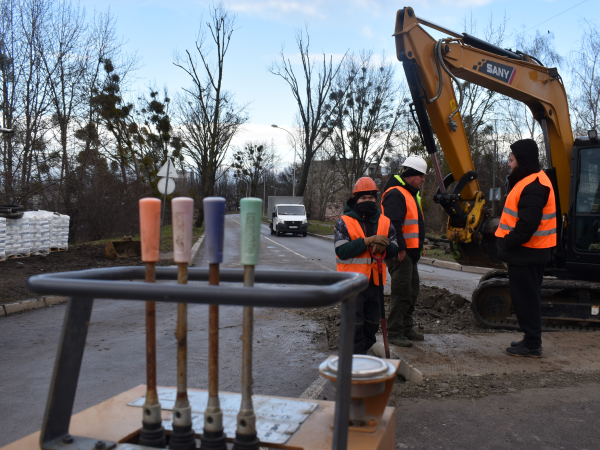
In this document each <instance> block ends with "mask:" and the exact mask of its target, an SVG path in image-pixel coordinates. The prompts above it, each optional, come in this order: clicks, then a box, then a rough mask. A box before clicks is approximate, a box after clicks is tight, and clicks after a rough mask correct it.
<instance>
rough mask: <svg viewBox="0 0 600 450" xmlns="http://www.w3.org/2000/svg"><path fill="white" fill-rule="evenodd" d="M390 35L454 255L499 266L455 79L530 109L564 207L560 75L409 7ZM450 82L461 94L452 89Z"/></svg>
mask: <svg viewBox="0 0 600 450" xmlns="http://www.w3.org/2000/svg"><path fill="white" fill-rule="evenodd" d="M422 25H424V26H429V27H431V28H434V29H436V30H438V31H442V32H445V33H447V34H449V35H450V37H448V38H444V39H440V40H439V41H436V40H435V39H434V38H433V37H432V36H431V35H429V34H428V33H427V32H426V31H425V29H424V28H423V26H422ZM394 37H395V40H396V53H397V57H398V59H399V60H400V61H402V63H403V67H404V71H405V74H406V78H407V82H408V85H409V88H410V92H411V96H412V99H413V105H414V106H413V107H414V112H415V113H416V115H417V118H418V124H419V127H420V132H421V135H422V139H423V141H424V142H423V143H424V145H425V147H426V149H427V152H428V153H429V154H430V155H431V156H432V159H433V162H434V168H435V169H436V174H437V177H438V182H439V184H440V188H439V189H438V192H437V194H436V195H435V197H434V199H435V201H436V202H438V203H440V204H441V205H442V206H443V207H444V209H445V210H446V212H447V213H448V215H449V222H448V237H449V238H450V239H451V240H452V241H453V242H455V243H457V244H461V248H462V250H463V251H462V255H461V256H460V257H458V259H459V262H461V263H463V264H467V265H473V264H479V265H481V264H485V265H488V266H490V267H501V265H500V262H499V261H497V260H494V250H493V249H492V244H491V243H492V240H493V239H488V240H487V247H486V242H485V239H484V237H485V236H484V235H485V234H486V233H487V234H488V235H489V234H490V231H492V229H493V228H494V226H493V225H494V223H495V222H493V220H492V218H491V217H489V215H490V214H489V210H488V209H487V208H486V207H484V205H485V200H484V198H483V193H482V192H481V190H480V187H479V182H478V180H477V172H476V171H475V167H474V165H473V158H472V156H471V148H470V147H469V143H468V140H467V134H466V131H465V126H464V123H463V118H462V117H461V112H460V106H461V102H462V96H463V94H462V87H461V84H460V81H459V79H460V80H465V81H468V82H469V83H473V84H476V85H479V86H482V87H485V88H487V89H489V90H492V91H494V92H498V93H500V94H503V95H506V96H508V97H511V98H513V99H515V100H518V101H520V102H523V103H525V104H526V105H527V106H528V107H529V109H530V110H531V112H532V114H533V116H534V118H535V119H536V120H537V121H538V122H539V123H540V125H541V128H542V131H543V134H544V144H545V150H546V160H547V165H548V167H547V169H548V170H547V172H549V176H550V178H551V179H553V182H554V183H555V190H556V192H557V194H558V195H557V196H558V197H559V202H558V204H559V205H561V204H562V205H564V207H565V210H566V207H567V206H568V204H569V190H570V175H571V174H570V162H571V150H572V148H573V133H572V130H571V121H570V117H569V108H568V102H567V95H566V92H565V88H564V86H563V83H562V80H561V78H560V76H559V75H558V72H557V70H556V69H555V68H547V67H544V66H542V65H541V64H539V62H536V60H535V58H532V57H530V56H528V55H525V54H522V53H514V52H512V51H510V50H506V49H502V48H499V47H496V46H494V45H492V44H490V43H488V42H485V41H482V40H480V39H477V38H476V37H474V36H470V35H468V34H467V33H462V34H460V33H456V32H453V31H451V30H447V29H445V28H443V27H441V26H439V25H436V24H433V23H431V22H428V21H426V20H423V19H420V18H418V17H417V16H416V15H415V13H414V10H413V9H412V8H410V7H406V8H404V9H401V10H399V11H398V13H397V16H396V29H395V32H394ZM453 80H454V82H455V84H456V86H457V89H458V91H459V94H460V95H459V99H457V98H456V95H455V90H454V88H453V86H452V83H453ZM434 134H435V137H436V138H437V141H438V142H439V145H440V146H441V148H442V151H443V152H444V156H445V158H446V161H447V162H448V166H449V168H450V171H451V173H450V174H449V175H448V176H446V177H444V176H443V174H442V173H441V172H440V170H439V169H438V164H437V158H436V155H435V154H436V152H437V150H438V149H437V147H436V142H435V139H434ZM453 182H456V185H455V187H454V190H453V192H452V193H448V192H446V189H447V188H448V187H449V186H450V185H451V184H452V183H453ZM559 220H560V219H559ZM470 244H472V245H470ZM474 246H476V247H477V246H478V247H480V248H479V249H478V252H479V253H483V254H484V255H485V256H481V255H479V256H475V253H477V252H475V251H474ZM482 246H483V247H486V248H481V247H482ZM458 253H459V254H460V252H458ZM469 255H470V256H471V257H469Z"/></svg>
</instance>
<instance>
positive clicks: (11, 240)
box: [4, 219, 21, 258]
mask: <svg viewBox="0 0 600 450" xmlns="http://www.w3.org/2000/svg"><path fill="white" fill-rule="evenodd" d="M19 220H20V219H6V244H5V246H4V255H5V256H6V257H7V258H8V257H10V256H15V255H16V254H17V250H18V248H19V241H20V240H21V226H20V224H19V223H18V222H19Z"/></svg>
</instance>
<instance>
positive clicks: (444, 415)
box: [0, 215, 600, 450]
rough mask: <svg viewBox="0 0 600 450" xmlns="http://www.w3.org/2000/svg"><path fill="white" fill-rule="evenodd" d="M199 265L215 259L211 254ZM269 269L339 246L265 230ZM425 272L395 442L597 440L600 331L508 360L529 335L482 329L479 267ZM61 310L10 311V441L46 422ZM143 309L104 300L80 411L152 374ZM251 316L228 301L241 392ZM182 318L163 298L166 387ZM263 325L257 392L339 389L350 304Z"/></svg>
mask: <svg viewBox="0 0 600 450" xmlns="http://www.w3.org/2000/svg"><path fill="white" fill-rule="evenodd" d="M225 223H226V230H225V241H226V242H227V245H228V247H227V248H226V249H225V255H226V257H225V262H224V264H223V266H224V267H240V264H239V217H237V216H235V215H231V216H228V217H227V219H226V221H225ZM51 257H52V255H51ZM13 263H14V262H13ZM136 263H138V262H136ZM195 264H196V265H198V266H206V261H205V260H204V259H203V251H202V250H201V251H200V254H199V256H198V258H197V260H196V261H195ZM42 268H44V267H42ZM79 268H89V267H79ZM258 268H270V269H271V268H276V269H280V270H297V269H300V270H332V271H334V270H335V256H334V252H333V245H330V244H329V243H328V242H327V241H325V240H323V239H319V238H315V237H310V236H309V237H306V238H304V237H300V236H299V237H292V236H282V237H276V236H271V235H270V233H269V230H268V228H267V227H266V226H265V227H263V230H262V237H261V264H260V265H259V266H258ZM15 270H17V271H21V270H24V269H15ZM60 270H67V269H60ZM69 270H72V269H69ZM419 271H420V275H421V283H422V288H421V295H420V298H419V302H418V305H417V310H416V312H415V318H416V322H417V326H418V327H419V329H420V330H421V331H422V332H423V333H424V334H425V340H424V341H422V342H415V343H414V346H413V347H412V348H393V351H394V353H397V354H398V355H400V356H401V357H402V358H403V359H404V360H405V361H408V362H410V363H411V364H412V365H414V367H416V368H417V369H418V370H420V371H421V372H422V373H423V375H424V378H423V381H422V382H420V383H415V382H406V381H404V380H403V379H401V378H399V379H398V380H397V382H396V383H395V385H394V389H393V391H392V395H391V398H390V402H389V403H390V405H393V406H395V407H396V408H397V423H396V429H397V440H396V448H397V449H403V448H414V449H557V450H559V449H594V448H598V445H597V439H598V438H597V434H598V432H597V430H598V429H600V389H599V388H600V363H599V362H598V361H600V332H595V331H567V332H548V333H544V334H543V341H544V344H543V345H544V358H541V359H524V358H515V357H510V356H508V355H506V354H505V352H504V348H505V347H507V346H508V345H510V342H511V341H513V340H519V339H520V338H521V334H520V333H518V332H506V331H503V330H490V329H485V328H482V327H480V326H479V324H478V323H477V322H476V321H475V320H474V319H473V317H472V315H471V312H470V309H469V301H468V300H469V299H470V293H471V292H472V291H473V289H474V287H475V286H476V285H477V282H478V279H479V277H480V275H478V274H472V273H465V272H460V271H459V272H456V271H452V270H447V269H443V268H436V267H432V266H427V265H421V266H420V268H419ZM24 278H26V276H25V277H24ZM2 279H3V280H4V279H5V277H4V276H2ZM159 305H160V304H159ZM64 308H65V306H64V305H60V306H55V307H51V308H44V309H42V310H37V311H30V312H26V313H23V314H17V315H14V316H8V317H0V378H1V379H2V380H3V383H2V385H3V390H2V395H0V420H1V421H2V423H4V424H5V426H3V430H4V433H3V436H0V446H1V445H4V444H6V443H8V442H11V441H12V440H14V439H16V438H18V437H21V436H23V435H25V434H28V433H29V432H32V431H34V430H36V429H38V428H39V424H40V421H41V417H42V414H43V406H44V403H45V400H46V395H47V388H48V383H49V379H50V374H51V371H52V364H53V360H54V352H55V349H56V342H57V339H58V335H59V332H60V328H61V325H62V316H63V314H64V313H63V311H64ZM142 312H143V304H137V303H134V304H131V303H124V302H117V301H109V302H107V301H98V302H96V303H95V308H94V313H93V316H92V323H91V329H90V336H89V338H88V344H87V345H86V353H85V357H84V365H83V368H82V375H81V381H80V390H79V391H78V395H77V400H76V405H75V412H77V411H81V410H82V409H84V408H86V407H88V406H90V405H92V404H95V403H98V402H99V401H102V400H104V399H106V398H109V397H111V396H113V395H116V394H117V393H119V392H122V391H124V390H126V389H129V388H130V387H131V386H134V385H136V384H139V383H140V382H143V366H144V362H143V361H144V352H143V336H144V328H143V313H142ZM240 314H241V311H239V308H234V307H227V308H223V309H222V321H221V330H222V331H221V333H222V345H221V349H222V350H221V357H220V359H221V377H220V387H221V388H222V389H224V390H231V391H234V392H235V391H237V392H239V377H240V373H239V368H240V364H241V363H240V362H239V356H240V350H241V349H240V345H241V344H240V343H239V334H240V332H241V316H240ZM175 316H176V314H175V309H174V305H170V306H167V305H166V304H165V305H162V306H159V312H158V314H157V319H158V321H159V323H160V325H159V333H158V336H159V349H158V350H159V355H161V361H162V362H161V367H159V384H161V385H173V384H174V383H175V379H176V377H175V364H174V357H175V340H174V336H173V330H174V326H175ZM255 330H256V335H255V339H256V342H255V349H256V354H255V360H254V367H255V375H254V378H255V393H257V394H267V395H283V396H288V397H298V396H301V397H303V398H318V399H322V400H333V399H335V388H334V386H332V385H331V383H329V382H323V379H321V378H320V377H319V376H318V374H317V367H318V364H319V363H320V362H321V361H323V360H324V359H325V358H326V357H327V356H328V355H329V354H334V353H335V352H336V351H337V349H336V347H337V345H336V341H337V335H336V333H339V331H338V330H339V308H336V307H330V308H324V309H310V310H302V311H300V310H291V311H290V310H270V309H259V310H257V312H256V325H255ZM205 334H206V316H205V311H204V307H199V306H198V307H193V308H192V309H191V311H190V364H191V367H192V369H191V370H192V372H191V375H190V385H191V387H194V388H206V386H207V379H206V373H205V372H206V367H205V366H206V349H205V347H206V343H205V341H204V340H205Z"/></svg>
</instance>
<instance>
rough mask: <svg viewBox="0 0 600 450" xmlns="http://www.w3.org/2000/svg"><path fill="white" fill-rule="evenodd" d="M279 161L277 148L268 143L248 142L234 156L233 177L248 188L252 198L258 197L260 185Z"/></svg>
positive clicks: (232, 163)
mask: <svg viewBox="0 0 600 450" xmlns="http://www.w3.org/2000/svg"><path fill="white" fill-rule="evenodd" d="M278 162H279V159H278V158H277V156H276V155H275V147H274V146H273V145H269V144H267V143H266V142H246V144H244V147H243V148H238V149H237V150H236V151H235V152H234V153H233V156H232V161H231V168H232V169H233V176H234V178H237V179H238V180H239V181H241V182H242V183H244V185H245V186H247V188H248V189H247V193H248V195H249V196H250V197H256V196H257V191H258V186H259V183H261V182H264V180H265V178H266V175H267V174H268V173H269V172H271V171H272V170H273V168H274V167H275V165H276V164H277V163H278Z"/></svg>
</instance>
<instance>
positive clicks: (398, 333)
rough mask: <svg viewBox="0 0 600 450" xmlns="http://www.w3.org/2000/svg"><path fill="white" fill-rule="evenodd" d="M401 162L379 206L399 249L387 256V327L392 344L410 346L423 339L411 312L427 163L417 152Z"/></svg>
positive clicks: (415, 293)
mask: <svg viewBox="0 0 600 450" xmlns="http://www.w3.org/2000/svg"><path fill="white" fill-rule="evenodd" d="M402 166H403V167H402V171H401V173H400V174H399V175H394V176H392V177H390V179H389V181H388V182H387V184H386V186H385V189H384V194H383V196H382V198H381V210H382V212H383V214H384V215H385V216H386V217H388V218H389V219H390V220H391V222H392V225H394V228H395V230H396V240H397V241H398V249H399V253H398V256H397V257H395V258H386V263H387V266H388V270H389V272H390V276H391V277H392V294H391V298H390V312H389V315H388V319H387V329H388V340H389V342H390V343H391V344H394V345H398V346H401V347H412V341H422V340H423V339H424V337H423V335H422V334H420V333H417V332H416V331H415V330H414V328H413V327H414V320H413V312H414V311H415V305H416V303H417V297H418V296H419V285H420V281H419V271H418V268H417V263H418V262H419V259H420V258H421V253H422V251H423V242H424V240H425V223H424V220H423V211H422V209H421V196H420V194H419V189H420V188H421V185H422V184H423V182H424V181H425V173H426V172H427V163H426V162H425V160H424V159H423V158H421V157H419V156H409V157H408V158H406V160H405V161H404V163H403V165H402Z"/></svg>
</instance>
